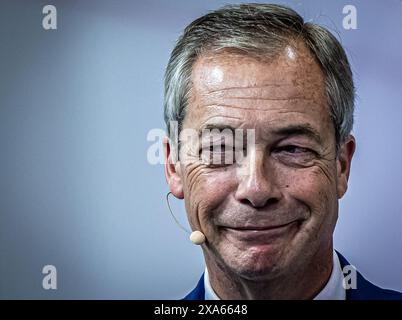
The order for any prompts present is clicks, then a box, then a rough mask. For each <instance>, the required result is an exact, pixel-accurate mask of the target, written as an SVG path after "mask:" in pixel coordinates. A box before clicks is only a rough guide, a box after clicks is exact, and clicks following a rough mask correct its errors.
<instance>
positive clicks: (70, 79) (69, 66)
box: [0, 0, 402, 299]
mask: <svg viewBox="0 0 402 320" xmlns="http://www.w3.org/2000/svg"><path fill="white" fill-rule="evenodd" d="M228 2H230V1H199V0H198V1H196V0H192V1H186V0H182V1H144V2H142V1H141V2H140V1H129V0H127V1H112V0H110V1H71V0H69V1H51V2H48V1H1V2H0V156H1V157H0V298H29V299H30V298H38V299H51V298H56V299H61V298H68V299H71V298H75V299H82V298H94V299H98V298H102V299H103V298H113V299H118V298H122V299H159V298H172V299H176V298H180V297H182V296H184V295H185V293H187V292H188V291H189V290H190V289H191V288H193V286H194V285H195V283H196V282H197V281H198V278H199V276H200V274H201V272H202V271H203V268H204V266H203V258H202V255H201V251H200V248H198V247H195V246H193V245H192V244H191V243H190V242H189V241H188V240H187V235H186V234H184V233H182V231H181V230H180V229H179V228H178V227H177V226H176V225H175V224H174V223H173V221H172V219H171V217H170V216H169V213H168V211H167V207H166V204H165V194H166V192H167V190H168V189H167V186H166V182H165V177H164V173H163V167H162V166H161V165H157V166H151V165H150V164H149V163H148V162H147V158H146V154H147V148H148V147H149V146H150V145H151V142H149V141H147V140H146V136H147V133H148V131H149V130H150V129H152V128H164V124H163V120H162V92H163V86H162V77H163V73H164V68H165V66H166V63H167V60H168V57H169V54H170V51H171V49H172V48H173V46H174V43H175V40H176V38H177V37H178V35H179V34H180V32H181V31H182V29H183V28H184V27H185V26H186V25H187V24H188V23H190V22H191V21H192V20H193V19H195V18H197V17H198V16H200V15H202V14H204V13H206V12H207V11H208V10H212V9H215V8H217V7H219V6H221V5H222V4H225V3H228ZM234 2H235V1H234ZM49 3H51V4H55V5H56V7H57V9H58V29H57V30H55V31H45V30H43V28H42V17H43V15H42V7H43V6H44V5H45V4H49ZM280 3H284V4H288V5H290V6H291V7H293V8H294V9H296V10H297V11H298V12H299V13H301V14H302V15H303V16H304V17H305V18H306V20H313V21H315V22H319V23H322V24H324V25H326V26H328V27H329V28H330V29H331V30H333V31H335V32H337V33H338V36H339V37H340V39H341V40H342V43H343V45H344V46H345V48H346V50H347V52H348V55H349V57H350V61H351V64H352V67H353V71H354V75H355V81H356V87H357V93H358V100H357V110H356V123H355V129H354V133H355V135H356V137H357V143H358V148H357V152H356V155H355V158H354V162H353V165H352V174H351V180H350V188H349V191H348V193H347V195H346V196H345V197H344V199H343V200H342V201H341V206H340V219H339V223H338V226H337V229H336V234H335V244H336V248H337V249H338V250H340V251H341V252H342V253H343V254H344V255H345V256H346V257H347V258H348V259H349V260H350V261H351V262H352V263H353V264H354V265H355V266H356V267H357V268H358V269H359V270H360V271H361V272H362V273H363V274H364V275H365V276H366V277H367V278H368V279H370V280H371V281H373V282H374V283H376V284H378V285H381V286H384V287H390V288H394V289H399V290H402V271H401V270H402V240H401V227H402V196H401V190H402V170H401V156H402V144H401V136H402V125H401V117H402V109H401V105H400V103H401V100H402V93H401V80H402V79H401V74H402V72H401V60H400V59H401V49H402V44H401V41H400V34H401V21H402V2H401V1H399V0H388V1H377V2H375V1H354V0H353V1H321V0H317V1H303V2H301V1H281V2H280ZM346 4H353V5H355V6H356V8H357V15H358V16H357V18H358V29H357V30H344V29H343V28H342V18H343V14H342V8H343V6H344V5H346ZM172 206H173V208H174V210H175V212H176V214H177V215H178V216H179V217H180V219H181V220H182V221H185V214H184V210H183V205H182V203H180V202H179V201H174V203H173V204H172ZM47 264H52V265H55V266H56V267H57V270H58V290H56V291H52V290H50V291H45V290H43V289H42V286H41V283H42V277H43V275H42V274H41V270H42V267H43V266H44V265H47Z"/></svg>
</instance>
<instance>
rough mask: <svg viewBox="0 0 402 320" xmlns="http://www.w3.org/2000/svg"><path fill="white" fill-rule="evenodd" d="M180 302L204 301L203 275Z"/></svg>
mask: <svg viewBox="0 0 402 320" xmlns="http://www.w3.org/2000/svg"><path fill="white" fill-rule="evenodd" d="M182 300H205V288H204V274H202V276H201V278H200V280H199V281H198V283H197V286H196V287H195V288H194V289H193V290H192V291H191V292H190V293H189V294H188V295H186V296H185V297H184V298H183V299H182Z"/></svg>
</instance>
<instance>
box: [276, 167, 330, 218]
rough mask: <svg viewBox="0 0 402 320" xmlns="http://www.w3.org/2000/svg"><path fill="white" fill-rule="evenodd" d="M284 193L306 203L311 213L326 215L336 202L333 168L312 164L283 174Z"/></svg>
mask: <svg viewBox="0 0 402 320" xmlns="http://www.w3.org/2000/svg"><path fill="white" fill-rule="evenodd" d="M283 177H286V178H284V180H283V181H284V182H285V184H286V185H285V188H286V193H288V194H289V195H290V196H291V197H292V198H294V199H296V200H298V201H300V202H303V203H304V204H306V205H307V206H308V207H309V208H310V210H311V211H312V213H313V214H316V215H322V216H326V215H327V214H328V213H330V212H331V211H333V209H334V207H333V206H334V204H336V201H337V197H336V176H335V170H334V168H332V167H330V166H327V167H324V166H313V167H310V168H303V169H295V170H293V171H292V172H288V173H287V174H286V175H283Z"/></svg>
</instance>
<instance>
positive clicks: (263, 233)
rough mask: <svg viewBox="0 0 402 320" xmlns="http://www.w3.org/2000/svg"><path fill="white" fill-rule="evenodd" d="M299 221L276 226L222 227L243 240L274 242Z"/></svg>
mask: <svg viewBox="0 0 402 320" xmlns="http://www.w3.org/2000/svg"><path fill="white" fill-rule="evenodd" d="M297 223H298V221H292V222H289V223H286V224H281V225H274V226H245V227H226V226H225V227H221V228H222V229H223V231H224V232H226V233H227V235H228V236H229V237H235V238H236V239H238V240H242V241H256V242H272V241H273V240H274V239H275V238H279V237H281V236H283V235H285V234H286V233H287V232H288V231H289V230H290V229H291V228H292V227H293V226H294V225H295V224H297Z"/></svg>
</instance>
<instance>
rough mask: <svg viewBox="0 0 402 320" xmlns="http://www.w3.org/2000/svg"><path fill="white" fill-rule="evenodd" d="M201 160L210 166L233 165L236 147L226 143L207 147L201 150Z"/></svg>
mask: <svg viewBox="0 0 402 320" xmlns="http://www.w3.org/2000/svg"><path fill="white" fill-rule="evenodd" d="M200 160H201V161H202V162H203V163H205V164H207V165H209V166H224V165H229V164H233V162H234V147H233V146H231V145H226V144H224V143H222V144H214V145H210V146H209V147H208V146H206V147H204V148H202V149H201V150H200Z"/></svg>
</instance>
